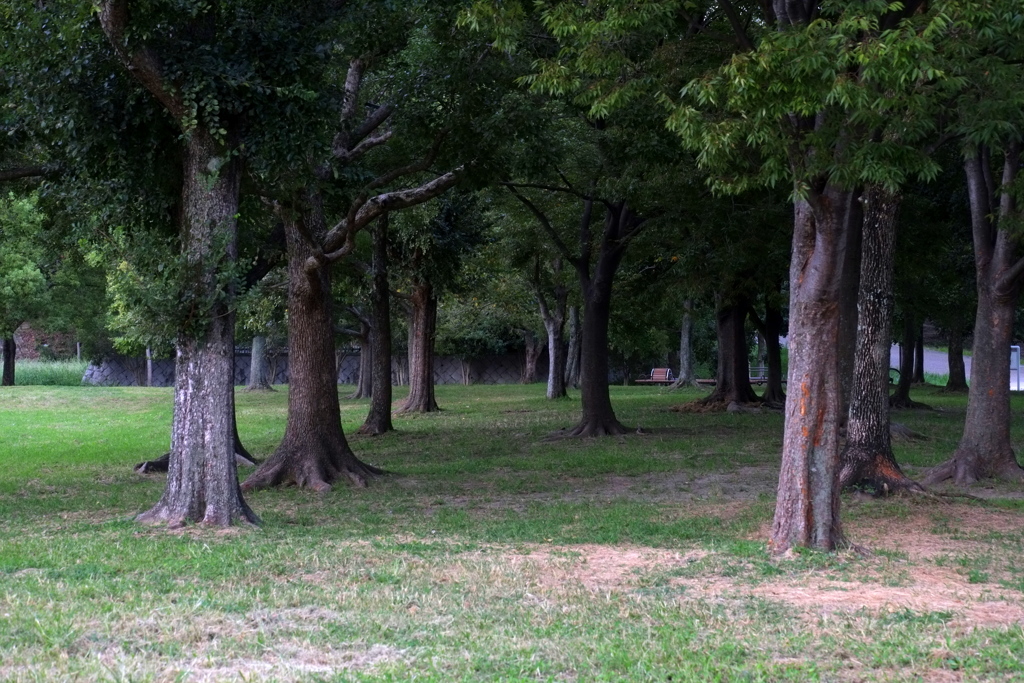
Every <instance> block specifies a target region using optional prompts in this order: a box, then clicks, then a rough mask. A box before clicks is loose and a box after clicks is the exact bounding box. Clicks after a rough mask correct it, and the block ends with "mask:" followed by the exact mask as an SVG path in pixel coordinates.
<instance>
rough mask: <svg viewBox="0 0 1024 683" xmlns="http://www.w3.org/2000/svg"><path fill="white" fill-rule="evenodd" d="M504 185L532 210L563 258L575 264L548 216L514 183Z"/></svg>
mask: <svg viewBox="0 0 1024 683" xmlns="http://www.w3.org/2000/svg"><path fill="white" fill-rule="evenodd" d="M502 184H503V185H504V186H505V188H506V189H507V190H508V191H509V192H511V193H512V196H513V197H515V198H516V199H518V200H519V201H520V202H522V203H523V205H524V206H525V207H526V208H527V209H529V210H530V213H532V214H533V215H534V216H535V217H536V218H537V221H538V222H539V223H540V225H541V227H542V228H544V232H546V233H547V234H548V237H550V238H551V241H552V242H554V243H555V248H556V249H558V251H560V252H561V253H562V256H564V257H565V258H566V260H568V261H571V262H573V263H575V262H576V259H575V258H574V257H573V255H572V253H571V252H570V251H569V247H568V246H567V245H566V244H565V242H563V241H562V238H561V237H559V235H558V233H557V232H556V231H555V228H554V227H553V226H552V225H551V221H550V220H549V219H548V217H547V214H545V213H544V212H543V211H541V210H540V209H539V208H538V207H537V205H536V204H534V203H533V202H531V201H530V200H529V199H528V198H527V197H525V196H524V195H523V194H522V193H521V192H520V191H519V190H518V189H517V188H516V186H515V185H513V184H512V183H502Z"/></svg>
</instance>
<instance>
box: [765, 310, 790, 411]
mask: <svg viewBox="0 0 1024 683" xmlns="http://www.w3.org/2000/svg"><path fill="white" fill-rule="evenodd" d="M782 325H783V319H782V311H780V310H779V309H778V308H776V307H775V306H772V305H771V304H768V305H767V306H766V308H765V315H764V333H763V336H764V344H765V351H766V354H765V355H766V357H767V359H768V384H767V386H766V387H765V390H764V395H763V396H761V401H762V402H764V403H767V404H769V405H779V406H782V405H785V403H786V392H785V391H783V389H782V344H781V343H779V338H780V337H781V336H782Z"/></svg>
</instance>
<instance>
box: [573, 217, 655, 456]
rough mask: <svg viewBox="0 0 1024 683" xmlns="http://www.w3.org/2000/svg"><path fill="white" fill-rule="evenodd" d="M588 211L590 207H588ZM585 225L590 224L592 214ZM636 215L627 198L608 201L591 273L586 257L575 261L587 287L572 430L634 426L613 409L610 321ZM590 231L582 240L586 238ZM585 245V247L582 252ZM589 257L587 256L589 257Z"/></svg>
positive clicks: (608, 431)
mask: <svg viewBox="0 0 1024 683" xmlns="http://www.w3.org/2000/svg"><path fill="white" fill-rule="evenodd" d="M585 213H587V214H589V209H588V211H587V212H585ZM582 223H583V225H582V228H583V231H584V233H588V232H589V230H590V225H589V223H590V221H589V215H586V216H585V217H584V220H583V222H582ZM639 226H640V221H639V219H638V217H637V216H636V215H635V214H634V213H633V212H632V211H631V210H630V209H629V208H628V207H627V206H626V204H625V203H620V204H609V205H608V207H607V209H606V211H605V220H604V229H603V232H602V239H601V245H600V247H599V249H598V253H597V261H596V263H595V264H594V269H593V274H591V271H590V269H589V264H588V262H586V261H584V260H583V259H580V260H579V261H577V262H576V263H575V266H576V271H577V274H578V275H579V279H580V288H581V290H582V292H583V326H582V330H581V331H582V340H581V346H580V398H581V403H582V408H583V416H582V418H581V419H580V422H579V423H578V424H577V425H576V427H574V428H573V429H572V430H571V431H570V432H569V434H570V435H571V436H605V435H615V434H625V433H626V432H628V431H630V430H629V429H627V428H626V427H625V426H624V425H623V424H622V423H621V422H619V420H618V418H616V417H615V411H614V410H613V409H612V400H611V394H610V393H609V391H608V324H609V321H610V318H611V300H612V285H613V282H614V280H615V273H616V272H617V271H618V269H619V264H620V263H622V257H623V256H624V255H625V253H626V247H627V246H628V243H629V239H631V236H632V234H635V232H636V231H637V230H638V229H639ZM587 242H588V239H587V238H586V237H584V238H582V239H581V244H586V243H587ZM586 251H587V249H586V248H584V252H586ZM587 261H589V259H587Z"/></svg>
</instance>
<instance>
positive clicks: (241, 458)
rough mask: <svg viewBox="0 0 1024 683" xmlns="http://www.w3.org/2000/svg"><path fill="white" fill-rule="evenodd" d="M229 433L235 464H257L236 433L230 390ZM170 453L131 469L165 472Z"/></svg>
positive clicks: (144, 471) (169, 462) (169, 460)
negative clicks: (232, 444)
mask: <svg viewBox="0 0 1024 683" xmlns="http://www.w3.org/2000/svg"><path fill="white" fill-rule="evenodd" d="M231 435H232V440H233V442H234V451H235V464H236V465H239V466H241V467H255V466H256V465H257V464H259V463H258V462H257V461H256V458H254V457H253V455H252V454H251V453H250V452H249V450H248V449H247V448H246V447H245V445H244V444H243V443H242V437H240V436H239V435H238V416H237V414H236V412H235V394H234V392H231ZM170 465H171V454H170V452H167V453H164V454H163V455H161V456H160V457H159V458H157V459H156V460H147V461H145V462H140V463H138V464H137V465H135V467H133V468H132V469H133V470H134V471H136V472H138V473H139V474H152V473H154V472H166V471H167V470H169V469H170Z"/></svg>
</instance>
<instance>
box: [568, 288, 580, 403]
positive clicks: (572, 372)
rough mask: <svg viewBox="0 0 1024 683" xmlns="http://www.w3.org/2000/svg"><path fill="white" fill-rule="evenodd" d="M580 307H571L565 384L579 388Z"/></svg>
mask: <svg viewBox="0 0 1024 683" xmlns="http://www.w3.org/2000/svg"><path fill="white" fill-rule="evenodd" d="M582 328H583V326H582V324H581V323H580V309H579V308H577V307H576V306H570V307H569V349H568V350H567V351H566V354H565V386H566V387H567V388H568V387H573V388H574V389H579V387H580V352H581V344H580V336H581V335H580V331H581V330H582Z"/></svg>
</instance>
